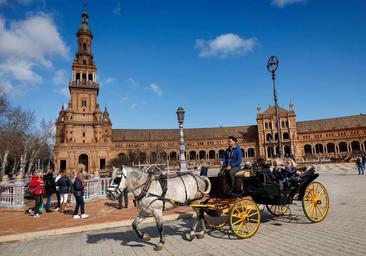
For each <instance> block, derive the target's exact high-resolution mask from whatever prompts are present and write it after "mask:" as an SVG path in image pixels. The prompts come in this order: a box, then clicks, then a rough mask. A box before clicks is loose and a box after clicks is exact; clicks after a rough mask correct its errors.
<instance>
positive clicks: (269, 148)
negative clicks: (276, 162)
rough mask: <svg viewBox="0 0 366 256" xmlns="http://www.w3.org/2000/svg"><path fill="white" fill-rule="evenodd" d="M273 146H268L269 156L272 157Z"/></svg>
mask: <svg viewBox="0 0 366 256" xmlns="http://www.w3.org/2000/svg"><path fill="white" fill-rule="evenodd" d="M273 153H274V152H273V147H267V157H268V158H272V157H273V155H274V154H273Z"/></svg>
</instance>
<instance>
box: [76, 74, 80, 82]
mask: <svg viewBox="0 0 366 256" xmlns="http://www.w3.org/2000/svg"><path fill="white" fill-rule="evenodd" d="M76 83H80V73H76Z"/></svg>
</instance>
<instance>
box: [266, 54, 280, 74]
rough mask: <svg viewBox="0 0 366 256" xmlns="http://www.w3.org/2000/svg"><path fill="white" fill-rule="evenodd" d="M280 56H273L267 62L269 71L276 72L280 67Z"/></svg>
mask: <svg viewBox="0 0 366 256" xmlns="http://www.w3.org/2000/svg"><path fill="white" fill-rule="evenodd" d="M278 64H279V61H278V58H277V57H276V56H271V57H270V58H269V60H268V62H267V69H268V71H269V72H271V73H274V72H276V69H277V68H278Z"/></svg>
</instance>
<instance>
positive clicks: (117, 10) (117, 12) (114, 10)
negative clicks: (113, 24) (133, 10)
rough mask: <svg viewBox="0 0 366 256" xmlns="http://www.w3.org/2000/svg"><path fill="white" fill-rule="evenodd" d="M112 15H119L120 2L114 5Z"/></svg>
mask: <svg viewBox="0 0 366 256" xmlns="http://www.w3.org/2000/svg"><path fill="white" fill-rule="evenodd" d="M112 13H113V14H114V15H118V16H119V15H121V2H120V1H118V2H117V3H116V5H115V7H114V9H113V11H112Z"/></svg>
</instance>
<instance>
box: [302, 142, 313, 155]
mask: <svg viewBox="0 0 366 256" xmlns="http://www.w3.org/2000/svg"><path fill="white" fill-rule="evenodd" d="M304 152H305V155H311V154H312V153H313V151H312V148H311V145H309V144H306V145H305V146H304Z"/></svg>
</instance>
